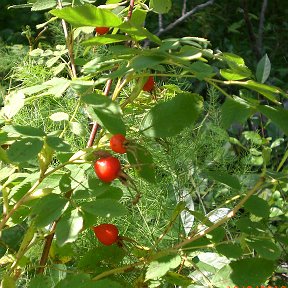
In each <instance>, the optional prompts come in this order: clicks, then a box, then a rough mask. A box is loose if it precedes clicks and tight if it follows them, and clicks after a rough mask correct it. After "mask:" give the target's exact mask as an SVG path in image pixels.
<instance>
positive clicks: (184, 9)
mask: <svg viewBox="0 0 288 288" xmlns="http://www.w3.org/2000/svg"><path fill="white" fill-rule="evenodd" d="M186 10H187V0H183V7H182V16H184V15H185V13H186Z"/></svg>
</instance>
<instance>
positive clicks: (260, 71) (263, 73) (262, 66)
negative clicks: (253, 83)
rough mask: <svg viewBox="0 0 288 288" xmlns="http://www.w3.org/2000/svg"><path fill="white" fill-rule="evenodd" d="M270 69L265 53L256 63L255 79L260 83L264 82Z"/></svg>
mask: <svg viewBox="0 0 288 288" xmlns="http://www.w3.org/2000/svg"><path fill="white" fill-rule="evenodd" d="M270 71H271V62H270V59H269V57H268V55H267V54H265V55H264V56H263V57H262V58H261V60H260V61H259V62H258V64H257V69H256V79H257V81H259V82H260V83H265V82H266V80H267V79H268V77H269V75H270Z"/></svg>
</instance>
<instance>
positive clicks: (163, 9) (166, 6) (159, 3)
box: [149, 0, 172, 14]
mask: <svg viewBox="0 0 288 288" xmlns="http://www.w3.org/2000/svg"><path fill="white" fill-rule="evenodd" d="M149 7H150V8H151V9H152V10H153V11H154V12H156V13H158V14H165V13H168V12H169V11H170V9H171V7H172V2H171V0H150V3H149Z"/></svg>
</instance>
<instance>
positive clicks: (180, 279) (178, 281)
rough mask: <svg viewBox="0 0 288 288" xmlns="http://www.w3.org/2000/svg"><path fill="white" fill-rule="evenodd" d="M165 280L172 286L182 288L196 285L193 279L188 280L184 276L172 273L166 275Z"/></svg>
mask: <svg viewBox="0 0 288 288" xmlns="http://www.w3.org/2000/svg"><path fill="white" fill-rule="evenodd" d="M165 280H166V281H167V282H169V283H171V284H174V285H177V286H181V287H187V286H188V285H190V284H193V283H194V281H193V280H192V279H191V278H188V277H186V276H184V275H181V274H178V273H176V272H172V271H169V272H167V273H166V275H165Z"/></svg>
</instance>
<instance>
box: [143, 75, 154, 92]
mask: <svg viewBox="0 0 288 288" xmlns="http://www.w3.org/2000/svg"><path fill="white" fill-rule="evenodd" d="M154 86H155V82H154V77H153V76H149V78H148V80H147V81H146V83H145V84H144V86H143V88H142V90H143V91H146V92H151V91H152V90H153V89H154Z"/></svg>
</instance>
